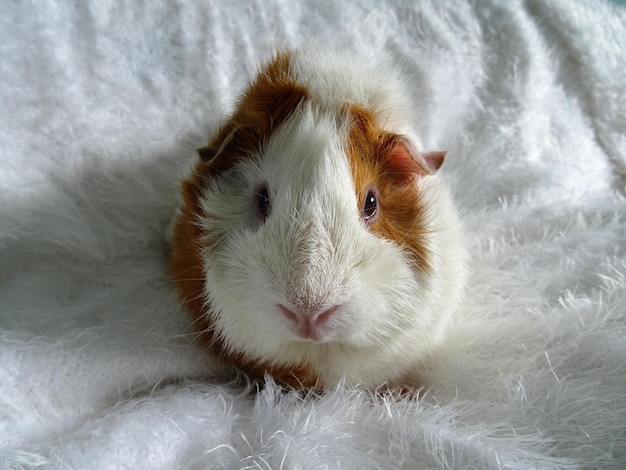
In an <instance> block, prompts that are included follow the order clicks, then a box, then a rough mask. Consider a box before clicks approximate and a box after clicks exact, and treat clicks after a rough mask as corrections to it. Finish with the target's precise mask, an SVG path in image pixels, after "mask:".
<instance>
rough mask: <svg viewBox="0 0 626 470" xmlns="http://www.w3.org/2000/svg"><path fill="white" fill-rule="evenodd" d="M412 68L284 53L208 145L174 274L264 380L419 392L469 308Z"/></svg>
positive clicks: (202, 319)
mask: <svg viewBox="0 0 626 470" xmlns="http://www.w3.org/2000/svg"><path fill="white" fill-rule="evenodd" d="M413 115H414V109H413V108H412V105H411V96H410V94H409V93H407V91H406V88H405V83H404V81H403V78H402V74H401V73H400V72H399V71H396V70H394V69H393V68H384V67H378V66H370V65H368V64H366V63H363V62H362V61H358V60H355V59H352V58H350V57H346V56H342V55H340V54H337V53H323V52H320V51H302V50H293V51H287V52H281V53H277V54H275V56H274V57H273V59H272V60H271V61H270V62H269V63H268V64H266V65H265V66H264V67H263V68H262V69H261V70H260V72H259V73H258V75H257V76H256V78H255V79H254V80H253V81H252V82H251V83H250V84H249V86H248V87H247V88H246V89H245V91H244V92H243V94H242V96H241V97H240V99H239V100H238V102H237V104H236V106H235V110H234V112H233V113H232V115H231V116H230V117H229V118H228V120H226V121H225V122H224V123H223V124H222V125H221V127H220V128H219V130H218V131H217V132H216V133H215V135H213V137H212V138H211V139H210V140H209V143H208V145H207V146H205V147H202V148H200V149H199V150H198V154H199V159H198V160H197V162H196V163H195V167H194V168H193V170H192V171H191V172H190V173H189V175H188V176H186V177H185V178H184V179H183V181H182V183H181V190H180V194H181V197H180V203H179V206H178V208H177V211H176V214H175V216H174V218H173V220H172V225H171V237H170V242H171V257H170V260H169V270H170V275H171V278H172V280H173V285H174V288H175V290H176V291H177V293H178V295H179V297H180V299H181V302H182V305H183V308H184V309H185V310H186V311H187V312H188V313H189V314H190V315H191V318H192V320H193V322H194V326H195V327H196V328H197V331H198V335H199V337H200V338H201V339H202V341H203V344H204V345H205V346H206V348H207V349H208V350H209V351H210V353H212V354H214V355H215V356H217V357H219V358H220V359H221V360H222V361H225V362H226V363H228V364H230V365H233V366H235V367H236V368H238V369H240V370H241V371H243V372H245V373H246V374H247V375H248V376H249V377H250V378H252V379H253V380H262V379H263V377H264V375H265V374H269V375H270V376H272V377H273V378H274V380H275V381H276V382H278V383H280V384H283V385H286V386H290V387H294V388H314V389H327V388H332V387H335V386H336V385H337V384H339V383H341V382H343V383H345V384H347V385H348V386H357V387H363V388H368V389H376V388H378V387H381V386H382V387H395V386H403V387H406V386H407V385H409V386H415V387H417V386H419V385H420V384H419V378H418V377H419V371H420V367H422V366H423V364H424V363H425V361H427V360H428V358H429V357H431V356H432V354H434V351H435V350H436V348H437V346H438V345H440V344H441V342H442V339H443V338H444V336H445V331H446V327H447V326H448V325H449V321H450V318H451V316H452V315H453V313H454V312H455V310H457V309H458V308H459V306H460V303H461V299H462V296H463V291H464V284H465V277H466V275H465V273H466V254H465V251H464V245H463V242H462V228H461V224H460V221H459V217H458V215H457V210H456V209H455V206H454V204H453V201H452V198H451V196H450V193H449V190H448V189H447V186H446V184H445V183H444V181H442V179H441V177H440V176H439V175H438V173H437V172H438V170H439V168H440V167H441V165H442V164H443V162H444V158H445V155H446V154H445V152H443V151H424V149H422V145H421V143H420V139H419V138H418V136H417V135H415V133H414V131H413V129H414V127H415V126H413V125H412V124H411V121H412V119H413V118H414V116H413Z"/></svg>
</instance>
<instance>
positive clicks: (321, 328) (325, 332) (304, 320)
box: [277, 304, 339, 343]
mask: <svg viewBox="0 0 626 470" xmlns="http://www.w3.org/2000/svg"><path fill="white" fill-rule="evenodd" d="M277 307H278V310H279V311H280V312H281V313H282V314H283V316H284V317H285V319H286V320H287V325H288V327H289V329H290V330H291V332H292V333H293V334H294V335H295V336H296V337H297V338H298V339H300V340H305V341H307V340H308V341H313V342H316V343H324V342H327V341H330V340H331V338H330V335H329V332H330V328H329V325H328V320H329V319H330V318H331V317H332V316H333V315H334V314H335V313H336V312H337V310H338V309H339V305H333V306H332V307H330V308H328V309H326V310H322V311H316V312H300V313H296V312H295V311H294V310H295V309H294V310H292V309H290V308H287V307H285V306H284V305H282V304H278V305H277Z"/></svg>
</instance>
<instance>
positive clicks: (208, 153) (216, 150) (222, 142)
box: [196, 122, 241, 166]
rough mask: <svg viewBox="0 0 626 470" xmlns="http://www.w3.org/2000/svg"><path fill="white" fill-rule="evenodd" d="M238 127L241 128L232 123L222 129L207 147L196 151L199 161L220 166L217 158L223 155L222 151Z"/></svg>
mask: <svg viewBox="0 0 626 470" xmlns="http://www.w3.org/2000/svg"><path fill="white" fill-rule="evenodd" d="M240 127H241V126H239V125H236V124H234V123H232V122H229V123H228V124H227V125H225V126H224V127H222V129H220V131H219V132H218V133H217V135H216V136H215V138H214V139H212V140H211V142H210V143H209V145H207V146H205V147H200V148H199V149H198V150H196V153H197V154H198V156H199V157H200V160H202V161H203V162H204V163H207V164H209V165H217V166H220V165H219V164H218V156H219V155H220V154H221V153H223V151H224V149H225V148H226V147H227V146H228V145H229V144H230V142H231V141H232V140H233V137H234V136H235V134H236V133H237V131H238V130H239V129H240Z"/></svg>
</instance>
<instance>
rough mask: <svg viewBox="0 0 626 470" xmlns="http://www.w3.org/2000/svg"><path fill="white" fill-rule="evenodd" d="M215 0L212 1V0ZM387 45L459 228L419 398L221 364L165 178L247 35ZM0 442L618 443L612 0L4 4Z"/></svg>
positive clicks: (546, 464) (353, 465) (625, 91)
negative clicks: (186, 288) (288, 389)
mask: <svg viewBox="0 0 626 470" xmlns="http://www.w3.org/2000/svg"><path fill="white" fill-rule="evenodd" d="M218 3H221V4H218ZM285 45H293V46H298V45H307V46H311V45H318V46H321V47H326V48H328V47H333V48H339V49H346V50H350V51H354V53H358V54H362V55H364V56H365V57H377V56H380V57H385V58H391V59H392V60H393V61H394V62H396V63H400V64H402V66H403V67H404V69H405V70H406V72H407V77H408V80H409V82H410V83H411V84H412V86H413V87H414V89H415V90H416V93H417V95H418V97H419V105H418V106H417V107H416V109H415V114H416V116H419V119H420V122H421V125H420V128H419V129H418V131H419V133H420V134H421V136H422V138H423V140H424V141H425V143H426V145H427V147H429V148H444V149H447V150H448V151H449V153H448V159H447V161H446V165H445V168H444V170H443V171H444V174H445V176H446V178H447V179H448V180H449V181H450V184H451V186H452V187H453V188H454V192H455V195H456V198H457V201H458V203H459V206H460V208H461V211H462V213H463V218H464V221H465V225H466V227H467V231H468V244H469V247H470V251H471V254H472V263H471V269H472V276H471V282H470V287H469V292H468V298H467V301H466V303H465V305H464V308H463V311H462V312H461V313H460V314H459V316H458V317H457V318H456V321H455V324H454V329H453V331H452V339H451V341H450V343H449V344H447V345H446V352H445V354H443V355H442V356H441V357H440V358H439V359H438V362H437V364H435V365H434V366H433V368H432V370H430V371H429V373H428V379H429V381H430V383H431V384H432V387H431V388H430V390H429V391H428V392H427V393H426V394H424V395H422V396H421V397H420V398H419V399H418V400H416V399H413V400H409V399H402V400H394V399H393V398H391V397H386V398H376V397H373V396H372V395H371V394H369V393H365V392H361V391H358V390H351V389H346V388H345V387H340V388H339V389H337V390H334V391H331V392H328V393H326V394H324V395H322V396H319V397H312V396H306V397H303V396H299V395H298V394H295V393H285V392H281V391H280V390H279V388H278V387H276V386H275V385H274V384H272V383H271V382H270V383H269V384H268V385H267V387H266V388H265V389H264V390H263V391H260V392H257V391H255V390H247V389H244V388H243V387H241V386H237V385H235V384H232V383H229V382H228V378H227V377H225V376H224V374H223V373H222V372H221V371H220V370H219V369H218V368H217V367H216V366H215V365H214V364H213V363H212V362H211V361H210V360H207V359H205V358H203V357H202V356H201V355H200V354H199V352H198V350H197V349H196V348H195V347H194V346H193V344H192V342H191V337H192V336H191V334H190V333H191V330H190V329H189V328H188V325H187V320H186V319H185V318H184V316H183V315H182V314H181V312H180V308H179V306H178V305H177V303H176V302H175V300H174V296H173V295H172V292H171V290H170V286H169V285H168V280H167V273H166V271H165V268H164V264H165V260H166V256H167V254H166V253H167V246H166V244H165V242H164V231H165V227H166V225H167V222H168V220H169V218H170V216H171V214H172V211H173V208H174V204H175V191H176V189H175V188H176V182H177V179H178V177H179V175H180V174H181V173H182V172H183V170H184V169H186V168H187V166H188V164H189V162H190V160H191V159H192V158H194V152H193V151H194V149H195V148H196V147H197V146H200V145H201V144H203V143H204V141H205V139H206V138H207V136H208V135H209V133H210V132H211V130H212V129H214V128H215V127H216V125H217V123H218V121H219V120H220V119H221V118H222V117H224V116H225V114H226V113H227V112H228V110H229V109H230V108H231V106H232V103H233V99H234V97H235V96H236V95H237V94H238V93H239V91H240V90H241V88H242V87H243V86H244V84H245V82H246V80H248V79H249V78H250V77H251V75H252V74H253V72H254V70H255V68H256V66H257V64H258V63H259V62H261V61H262V60H263V59H264V58H266V57H268V55H269V54H270V53H271V51H272V50H273V49H274V48H276V47H280V46H285ZM0 103H1V104H0V144H1V145H0V268H1V269H0V467H1V468H35V467H37V468H39V467H42V468H75V469H84V468H101V469H115V468H129V469H136V468H155V469H156V468H158V469H170V468H259V469H269V468H272V469H279V468H282V469H309V468H315V469H318V468H343V469H364V468H406V469H430V468H458V469H467V468H506V469H521V468H532V469H537V468H546V469H548V468H549V469H555V468H561V469H569V468H590V469H591V468H594V469H611V468H615V469H617V468H626V338H625V333H626V287H625V284H626V274H625V273H626V228H625V227H626V199H625V198H624V190H625V182H626V10H624V9H621V7H617V6H614V5H612V4H609V3H605V2H602V1H592V0H579V1H577V2H572V1H571V0H551V1H550V2H544V1H540V0H527V1H497V0H481V1H475V2H467V1H466V0H450V1H446V2H443V3H442V2H438V1H435V0H432V1H423V2H410V1H407V2H405V4H401V3H398V2H391V1H389V2H384V1H379V0H372V1H368V0H364V1H361V2H359V3H349V4H348V3H342V2H316V1H313V0H311V1H308V2H307V1H301V2H285V1H281V0H272V1H257V2H250V3H247V2H237V1H229V2H208V1H207V2H205V1H198V2H179V1H175V0H156V1H150V2H148V1H145V2H121V1H120V2H117V1H110V2H63V1H60V0H59V1H55V0H48V1H41V2H19V1H15V2H12V1H3V2H2V3H0Z"/></svg>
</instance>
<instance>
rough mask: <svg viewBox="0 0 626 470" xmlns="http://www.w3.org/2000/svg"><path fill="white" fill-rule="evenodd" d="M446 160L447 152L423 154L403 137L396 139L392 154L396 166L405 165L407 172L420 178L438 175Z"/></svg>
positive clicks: (439, 151)
mask: <svg viewBox="0 0 626 470" xmlns="http://www.w3.org/2000/svg"><path fill="white" fill-rule="evenodd" d="M445 158H446V152H445V151H441V150H435V151H430V152H421V151H419V150H418V149H417V147H416V146H415V145H413V143H412V142H411V141H410V140H409V139H408V138H407V137H403V136H396V137H395V139H394V143H393V146H392V147H391V152H390V159H392V160H393V161H394V162H395V163H396V164H401V163H403V166H404V167H405V171H407V172H409V173H414V174H417V175H419V176H427V175H434V174H435V173H437V171H438V170H439V168H441V165H443V162H444V160H445Z"/></svg>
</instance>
